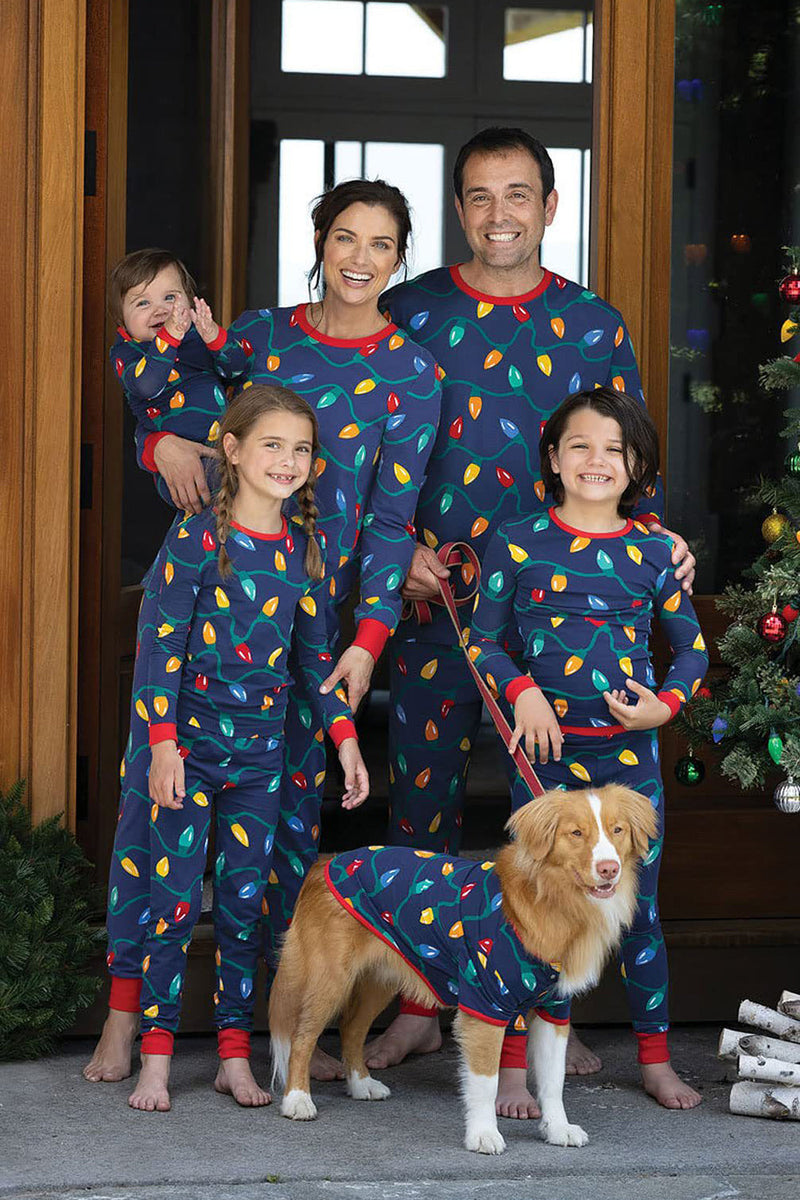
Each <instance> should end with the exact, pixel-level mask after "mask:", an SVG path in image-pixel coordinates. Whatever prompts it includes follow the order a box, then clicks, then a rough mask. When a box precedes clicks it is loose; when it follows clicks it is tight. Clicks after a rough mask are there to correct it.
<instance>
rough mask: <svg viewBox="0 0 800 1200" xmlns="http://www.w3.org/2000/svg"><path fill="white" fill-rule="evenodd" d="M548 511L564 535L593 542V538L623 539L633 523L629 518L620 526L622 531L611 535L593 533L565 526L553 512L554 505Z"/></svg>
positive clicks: (615, 531)
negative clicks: (571, 535) (569, 534)
mask: <svg viewBox="0 0 800 1200" xmlns="http://www.w3.org/2000/svg"><path fill="white" fill-rule="evenodd" d="M548 511H549V513H550V517H551V518H552V520H553V521H554V522H555V523H556V525H557V526H558V528H559V529H563V530H564V532H565V533H571V534H576V535H577V536H578V537H587V538H592V539H593V540H594V539H595V538H617V537H623V536H624V535H625V534H626V533H630V531H631V530H632V529H633V521H632V520H631V518H630V517H629V518H628V520H627V521H626V522H625V524H624V525H623V526H622V529H615V530H613V532H611V533H594V532H592V531H591V530H589V529H573V527H572V526H571V525H567V524H566V523H565V522H564V521H562V520H561V518H560V517H559V516H558V513H557V512H556V510H555V505H554V506H553V507H552V508H551V509H549V510H548Z"/></svg>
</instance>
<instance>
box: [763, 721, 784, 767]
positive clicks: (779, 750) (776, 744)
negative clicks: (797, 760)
mask: <svg viewBox="0 0 800 1200" xmlns="http://www.w3.org/2000/svg"><path fill="white" fill-rule="evenodd" d="M767 750H768V751H769V756H770V758H771V759H772V761H773V762H774V763H775V766H776V767H778V766H780V762H781V759H782V758H783V739H782V738H781V737H779V736H778V734H777V733H776V732H775V730H774V729H773V731H772V733H771V734H770V735H769V741H768V742H767Z"/></svg>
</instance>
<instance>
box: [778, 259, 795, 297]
mask: <svg viewBox="0 0 800 1200" xmlns="http://www.w3.org/2000/svg"><path fill="white" fill-rule="evenodd" d="M778 292H779V293H780V297H781V300H785V301H786V302H787V304H798V303H800V270H798V268H797V267H793V268H792V270H791V271H790V272H789V274H788V275H785V276H784V277H783V279H782V280H781V281H780V283H779V284H778Z"/></svg>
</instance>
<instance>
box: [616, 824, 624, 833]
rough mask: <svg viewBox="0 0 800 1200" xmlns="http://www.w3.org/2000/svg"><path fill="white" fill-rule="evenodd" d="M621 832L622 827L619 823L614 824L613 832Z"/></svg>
mask: <svg viewBox="0 0 800 1200" xmlns="http://www.w3.org/2000/svg"><path fill="white" fill-rule="evenodd" d="M622 832H623V829H622V826H621V825H615V826H614V833H622Z"/></svg>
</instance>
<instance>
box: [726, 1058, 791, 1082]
mask: <svg viewBox="0 0 800 1200" xmlns="http://www.w3.org/2000/svg"><path fill="white" fill-rule="evenodd" d="M739 1078H740V1079H756V1080H761V1081H763V1082H764V1083H783V1084H792V1085H793V1086H795V1087H800V1063H787V1062H781V1060H780V1059H779V1058H763V1057H762V1056H761V1055H759V1056H758V1057H756V1056H755V1055H752V1054H742V1055H741V1056H740V1058H739Z"/></svg>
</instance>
